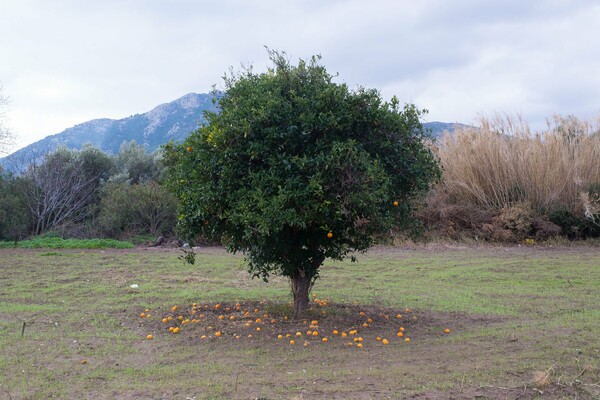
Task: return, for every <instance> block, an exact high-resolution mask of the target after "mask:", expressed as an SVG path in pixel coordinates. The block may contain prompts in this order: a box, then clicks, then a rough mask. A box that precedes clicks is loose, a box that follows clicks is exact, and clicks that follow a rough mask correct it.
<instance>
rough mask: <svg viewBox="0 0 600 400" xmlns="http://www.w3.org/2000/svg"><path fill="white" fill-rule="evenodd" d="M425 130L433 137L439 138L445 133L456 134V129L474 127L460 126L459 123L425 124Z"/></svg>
mask: <svg viewBox="0 0 600 400" xmlns="http://www.w3.org/2000/svg"><path fill="white" fill-rule="evenodd" d="M423 128H425V130H426V131H428V132H429V133H430V134H431V135H432V136H433V137H435V138H439V137H440V136H442V135H443V134H444V132H445V131H448V132H450V133H452V132H454V131H455V130H456V129H463V128H472V126H469V125H465V124H460V123H458V122H455V123H450V122H438V121H434V122H425V123H424V124H423Z"/></svg>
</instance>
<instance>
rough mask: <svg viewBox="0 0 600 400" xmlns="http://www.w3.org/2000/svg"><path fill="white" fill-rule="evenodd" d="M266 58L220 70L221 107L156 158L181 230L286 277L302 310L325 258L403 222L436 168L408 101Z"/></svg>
mask: <svg viewBox="0 0 600 400" xmlns="http://www.w3.org/2000/svg"><path fill="white" fill-rule="evenodd" d="M270 59H271V61H272V63H273V66H272V68H270V69H269V70H268V71H267V72H264V73H255V72H254V71H253V70H252V69H246V70H243V71H242V72H239V73H233V72H232V73H230V74H228V75H226V76H225V78H224V84H225V90H224V92H223V93H221V94H219V96H217V100H216V101H217V102H218V108H219V112H218V113H207V114H206V118H207V121H208V122H207V124H206V125H205V126H203V127H202V128H200V129H199V130H198V131H196V132H194V133H193V134H191V135H190V136H189V137H188V138H187V140H186V141H185V142H184V143H182V144H180V145H173V144H170V145H169V146H167V151H166V154H165V162H166V164H167V166H168V167H169V185H170V187H171V189H172V190H173V191H174V192H175V194H176V195H177V197H178V198H179V200H180V209H179V223H178V229H179V232H180V233H181V234H183V235H184V236H186V237H187V238H188V239H193V238H195V237H198V236H200V235H204V236H205V237H207V238H208V239H213V240H219V241H221V242H222V243H223V244H224V245H225V246H226V248H227V249H228V250H229V251H231V252H243V254H244V255H245V257H246V259H247V261H248V265H249V271H250V272H251V273H252V274H253V275H254V276H258V277H262V278H263V279H265V280H267V278H268V277H269V276H270V274H273V273H275V274H281V275H283V276H287V277H289V278H290V280H291V283H292V291H293V294H294V309H295V313H296V315H297V316H300V315H302V314H303V313H304V311H305V310H306V309H307V307H308V294H309V291H310V288H311V286H312V284H313V283H314V280H315V279H316V278H317V277H318V274H319V268H320V266H321V265H322V263H323V261H324V260H325V259H326V258H332V259H338V260H340V259H343V258H345V257H346V256H348V255H351V253H352V252H355V251H359V252H360V251H365V250H366V249H368V248H369V247H370V246H371V245H372V244H373V240H374V239H373V238H374V236H375V235H377V234H381V233H383V232H386V231H388V230H389V229H390V228H392V227H398V226H402V225H406V224H407V223H408V222H410V221H411V205H412V204H413V201H414V200H415V199H416V198H417V197H418V196H419V195H421V194H423V193H425V192H426V191H428V189H429V188H430V185H431V184H432V183H433V182H434V181H435V180H436V179H438V178H439V175H440V171H439V168H438V164H437V161H436V159H435V157H434V155H433V154H432V152H431V151H430V150H429V149H428V147H427V146H426V145H425V144H424V139H426V136H427V135H426V134H425V132H424V131H423V128H422V125H421V123H420V116H421V114H422V112H423V111H421V110H418V109H417V108H416V107H415V106H414V105H411V104H408V105H405V106H403V107H401V106H400V105H399V102H398V100H397V99H396V98H393V99H392V100H391V101H390V102H385V101H384V100H383V99H382V98H381V95H380V93H379V92H378V91H377V90H374V89H365V88H357V89H356V90H350V89H349V88H348V86H347V85H346V84H339V83H335V82H334V80H335V77H334V76H332V75H331V74H329V73H328V72H327V70H326V68H325V67H324V66H323V65H321V63H320V57H318V56H314V57H312V58H311V59H310V60H308V61H306V60H300V61H299V62H298V64H297V65H292V64H291V63H290V62H289V60H288V59H287V57H286V55H285V53H279V52H275V51H271V52H270Z"/></svg>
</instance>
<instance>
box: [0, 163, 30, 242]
mask: <svg viewBox="0 0 600 400" xmlns="http://www.w3.org/2000/svg"><path fill="white" fill-rule="evenodd" d="M23 183H24V182H23V180H22V179H19V178H15V177H13V176H2V175H0V240H18V239H21V238H24V237H26V236H27V235H28V234H29V231H30V229H31V215H30V213H29V212H28V210H27V207H26V202H25V199H24V198H23V194H22V191H21V190H20V185H22V184H23Z"/></svg>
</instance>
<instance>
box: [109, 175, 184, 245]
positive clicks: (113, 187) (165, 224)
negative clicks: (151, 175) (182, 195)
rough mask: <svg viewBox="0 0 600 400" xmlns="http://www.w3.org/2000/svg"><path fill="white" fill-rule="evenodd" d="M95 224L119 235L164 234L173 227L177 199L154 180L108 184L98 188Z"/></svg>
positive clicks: (112, 233) (111, 233) (169, 231)
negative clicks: (96, 222)
mask: <svg viewBox="0 0 600 400" xmlns="http://www.w3.org/2000/svg"><path fill="white" fill-rule="evenodd" d="M99 208H100V213H99V217H98V223H99V225H100V227H101V229H102V230H103V231H104V232H106V233H108V234H110V235H116V236H121V235H123V234H126V235H142V234H150V235H153V236H154V237H156V236H158V235H167V234H169V233H171V230H172V229H173V227H174V226H175V222H176V208H177V200H176V199H175V197H174V196H173V194H172V193H170V192H169V191H167V189H166V188H164V187H162V186H159V185H158V184H157V183H156V182H152V181H150V182H147V183H143V184H136V185H129V184H127V183H108V184H106V185H105V187H104V188H103V190H102V196H101V200H100V207H99Z"/></svg>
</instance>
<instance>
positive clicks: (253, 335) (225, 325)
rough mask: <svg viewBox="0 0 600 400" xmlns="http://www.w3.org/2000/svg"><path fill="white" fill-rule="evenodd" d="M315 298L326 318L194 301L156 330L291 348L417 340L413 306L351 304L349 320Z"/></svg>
mask: <svg viewBox="0 0 600 400" xmlns="http://www.w3.org/2000/svg"><path fill="white" fill-rule="evenodd" d="M313 302H314V307H313V308H312V309H311V310H310V314H311V315H313V316H314V315H320V316H319V318H321V319H322V322H321V321H319V319H317V318H315V319H305V320H292V319H291V318H289V317H288V316H287V315H278V316H274V315H271V314H270V313H269V312H268V311H267V310H266V309H264V308H265V305H267V303H266V301H262V302H260V303H249V304H244V305H243V304H242V303H239V302H236V303H235V304H225V303H223V304H221V303H216V304H198V303H193V304H191V306H188V307H180V306H179V305H174V306H172V307H171V309H170V311H169V312H167V313H166V314H165V315H164V316H163V317H162V318H160V325H158V324H155V328H156V329H155V331H163V332H165V333H167V332H168V333H169V334H172V335H178V334H182V333H183V332H185V333H187V334H191V335H194V336H197V338H198V339H200V340H226V339H233V340H239V339H242V338H249V339H261V340H268V339H273V340H276V341H281V342H282V343H285V344H286V345H289V346H295V345H302V346H305V347H308V346H310V345H312V344H316V343H320V344H327V343H337V344H341V345H343V346H346V347H354V348H358V349H362V348H364V347H366V346H387V345H390V344H392V343H410V342H411V338H410V335H409V329H408V327H410V325H411V324H412V323H414V322H415V321H416V320H417V316H416V315H415V314H414V313H413V312H412V311H411V310H410V309H409V308H406V309H405V310H404V312H403V313H397V314H396V315H395V317H394V314H390V313H377V314H376V315H367V313H365V311H359V312H357V313H354V311H356V310H354V309H351V308H349V310H350V314H349V315H347V317H346V318H339V317H337V318H336V317H329V316H328V315H327V311H326V310H325V309H324V308H325V307H327V306H329V302H328V301H327V300H319V299H317V298H314V299H313ZM261 308H263V309H262V310H261ZM266 308H268V307H266ZM352 314H354V315H352ZM140 318H144V319H145V320H148V319H152V318H153V317H152V314H151V311H150V310H149V309H145V310H144V312H142V313H140ZM405 326H406V327H405ZM373 327H374V328H375V329H372V328H373ZM381 329H384V330H385V334H381V332H380V331H381ZM377 332H380V334H377ZM443 333H444V334H449V333H450V329H448V328H446V329H444V330H443ZM154 337H155V333H154V334H148V335H147V336H146V339H147V340H152V339H154Z"/></svg>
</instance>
